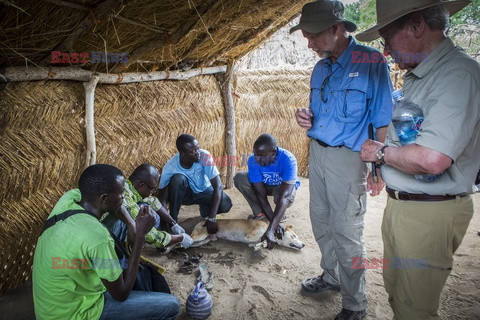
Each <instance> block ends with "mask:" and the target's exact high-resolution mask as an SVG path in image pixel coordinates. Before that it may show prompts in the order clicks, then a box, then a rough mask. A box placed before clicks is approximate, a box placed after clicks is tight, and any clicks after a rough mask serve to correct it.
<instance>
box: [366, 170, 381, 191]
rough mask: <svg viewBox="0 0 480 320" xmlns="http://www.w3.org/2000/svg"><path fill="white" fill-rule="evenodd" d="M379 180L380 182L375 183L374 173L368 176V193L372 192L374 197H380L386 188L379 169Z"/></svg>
mask: <svg viewBox="0 0 480 320" xmlns="http://www.w3.org/2000/svg"><path fill="white" fill-rule="evenodd" d="M377 178H378V182H374V181H373V176H372V172H370V173H369V174H368V177H367V192H370V195H371V196H372V197H375V196H378V195H379V194H380V192H381V191H382V189H383V188H384V187H385V182H383V179H382V176H381V174H380V170H378V169H377Z"/></svg>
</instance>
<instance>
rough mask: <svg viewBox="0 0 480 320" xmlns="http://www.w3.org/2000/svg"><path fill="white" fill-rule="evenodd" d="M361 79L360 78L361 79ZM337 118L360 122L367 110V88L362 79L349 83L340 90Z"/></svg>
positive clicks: (344, 120)
mask: <svg viewBox="0 0 480 320" xmlns="http://www.w3.org/2000/svg"><path fill="white" fill-rule="evenodd" d="M359 80H360V79H359ZM339 98H340V99H339V103H338V104H337V109H336V114H335V115H336V118H337V120H338V121H341V122H358V121H360V120H361V119H362V118H363V117H364V116H365V113H366V112H367V89H366V88H365V84H364V83H362V82H361V81H354V82H351V83H350V84H348V85H347V86H346V87H345V88H344V89H342V90H340V92H339Z"/></svg>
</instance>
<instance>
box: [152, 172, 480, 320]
mask: <svg viewBox="0 0 480 320" xmlns="http://www.w3.org/2000/svg"><path fill="white" fill-rule="evenodd" d="M226 192H227V193H228V194H229V195H230V196H231V197H232V201H233V203H234V206H233V208H232V210H231V212H230V213H228V214H224V215H223V218H225V219H228V218H245V217H246V216H247V215H249V214H250V213H251V212H250V208H249V206H248V204H247V202H246V201H245V200H244V198H243V197H242V195H241V194H240V193H239V192H238V191H237V190H236V189H229V190H227V191H226ZM308 202H309V192H308V179H301V186H300V188H299V190H298V192H297V198H296V201H295V203H294V205H293V206H292V207H291V208H289V209H288V211H287V213H288V215H289V219H288V220H287V222H286V223H285V224H286V225H292V227H293V230H294V231H295V232H296V233H297V235H298V236H299V237H300V239H302V241H303V242H304V243H305V247H304V248H303V249H302V250H301V251H293V250H290V249H287V248H282V247H279V246H276V247H275V248H274V249H273V250H267V249H265V250H262V251H260V252H254V251H253V249H252V248H250V247H248V246H247V245H246V244H241V243H233V242H228V241H225V240H219V241H217V242H213V243H208V244H206V245H205V246H204V247H201V248H190V249H188V250H185V251H183V252H186V253H187V254H188V255H189V256H192V255H195V254H199V255H201V256H202V261H204V262H205V263H206V264H207V265H208V267H209V270H210V271H211V272H213V274H214V277H215V286H214V288H213V289H212V290H211V295H212V297H213V301H214V309H213V313H212V315H211V316H210V318H209V319H212V320H214V319H222V320H223V319H272V320H273V319H275V320H279V319H288V320H290V319H333V318H334V317H335V315H336V314H337V313H338V312H339V311H340V309H341V295H340V294H339V293H331V292H327V293H323V294H313V295H312V294H304V293H302V292H301V289H300V281H301V280H302V279H304V278H307V277H311V276H316V275H318V274H320V273H321V270H320V257H321V254H320V251H319V249H318V246H317V243H316V242H315V239H314V237H313V233H312V230H311V225H310V219H309V214H308ZM385 202H386V193H385V192H382V194H381V195H379V196H378V197H370V196H369V197H368V205H367V214H366V218H365V243H366V247H367V256H368V258H378V259H381V258H382V253H383V244H382V239H381V232H380V226H381V222H382V214H383V208H384V207H385ZM182 210H183V211H182V212H181V213H180V215H179V217H180V222H181V224H182V225H184V226H185V227H186V229H187V231H189V230H191V228H192V227H193V225H194V224H195V223H196V222H197V221H198V219H199V218H198V217H199V214H198V207H196V206H190V207H186V208H185V209H182ZM479 213H480V194H478V193H477V194H476V195H475V214H474V217H473V219H472V221H471V223H470V226H469V228H468V231H467V234H466V235H465V238H464V240H463V242H462V245H461V246H460V248H459V249H458V250H457V253H456V254H455V262H454V268H453V271H452V273H451V275H450V277H449V278H448V281H447V284H446V286H445V288H444V290H443V294H442V300H441V309H440V314H441V316H442V317H443V318H444V319H480V271H479V267H478V266H479V265H480V236H479V235H478V234H477V230H480V214H479ZM419 245H421V244H419ZM148 253H149V256H150V257H152V258H154V259H155V260H156V261H157V262H159V263H161V264H163V265H165V266H166V267H167V268H168V271H167V273H166V275H165V276H166V277H167V279H168V281H169V283H170V284H171V287H172V291H173V293H174V294H175V295H176V296H177V297H178V298H179V300H180V301H181V303H182V317H183V318H184V319H188V316H187V315H186V314H185V301H186V299H187V296H188V293H189V291H190V290H192V289H193V288H194V286H195V283H196V276H197V274H198V273H196V272H193V273H192V274H185V273H181V272H178V270H179V266H180V265H181V264H182V263H183V260H184V254H183V253H182V252H178V253H170V254H168V255H167V256H166V257H165V256H161V257H158V254H157V253H156V252H155V251H154V250H151V249H149V250H148ZM367 294H368V300H369V306H368V308H369V315H368V317H367V319H391V318H392V316H393V313H392V311H391V309H390V306H389V304H388V302H387V296H386V293H385V289H384V288H383V279H382V270H381V269H376V270H375V269H369V270H367Z"/></svg>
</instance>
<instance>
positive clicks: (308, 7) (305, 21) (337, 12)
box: [290, 0, 357, 33]
mask: <svg viewBox="0 0 480 320" xmlns="http://www.w3.org/2000/svg"><path fill="white" fill-rule="evenodd" d="M343 10H344V6H343V4H342V3H341V2H340V1H336V0H334V1H331V0H319V1H315V2H309V3H307V4H305V5H304V6H303V8H302V15H301V16H300V23H299V24H297V25H296V26H294V27H293V28H291V29H290V33H292V32H294V31H297V30H304V31H307V32H309V33H318V32H322V31H323V30H325V29H327V28H328V27H330V26H333V25H334V24H337V23H340V22H343V23H344V24H345V29H346V30H347V31H348V32H353V31H355V30H357V26H356V25H355V23H353V22H350V21H347V20H345V19H343Z"/></svg>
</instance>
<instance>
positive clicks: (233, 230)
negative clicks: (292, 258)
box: [191, 219, 305, 250]
mask: <svg viewBox="0 0 480 320" xmlns="http://www.w3.org/2000/svg"><path fill="white" fill-rule="evenodd" d="M204 224H205V221H200V222H199V223H197V225H196V226H195V228H193V231H192V234H191V237H192V239H193V241H194V244H193V247H198V246H201V245H203V244H205V243H207V242H210V241H213V240H217V238H219V239H225V240H229V241H235V242H243V243H248V244H250V245H253V246H255V247H256V248H258V247H259V245H261V244H262V242H261V238H262V236H263V234H264V233H265V231H267V228H268V224H267V223H266V222H264V221H261V220H246V219H220V220H217V226H218V232H217V233H216V234H214V235H209V234H208V232H207V228H205V227H204V226H203V225H204ZM276 240H277V241H276V242H277V244H278V245H281V246H283V247H287V248H291V249H295V250H300V249H302V248H303V247H304V246H305V244H303V242H302V241H300V239H298V237H297V235H296V234H295V233H294V232H293V231H292V229H291V226H288V227H286V228H285V233H284V235H283V237H282V239H276Z"/></svg>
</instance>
